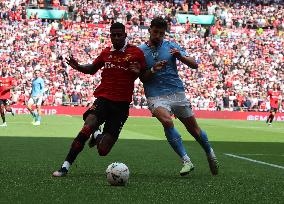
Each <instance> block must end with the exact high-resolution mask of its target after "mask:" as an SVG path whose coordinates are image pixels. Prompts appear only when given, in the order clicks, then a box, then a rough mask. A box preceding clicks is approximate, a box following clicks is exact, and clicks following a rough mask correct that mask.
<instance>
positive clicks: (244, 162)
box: [0, 115, 284, 204]
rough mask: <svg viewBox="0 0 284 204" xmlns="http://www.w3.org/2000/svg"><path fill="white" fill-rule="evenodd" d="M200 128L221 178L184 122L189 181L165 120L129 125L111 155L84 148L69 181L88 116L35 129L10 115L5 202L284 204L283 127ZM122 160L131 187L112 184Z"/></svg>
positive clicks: (205, 123)
mask: <svg viewBox="0 0 284 204" xmlns="http://www.w3.org/2000/svg"><path fill="white" fill-rule="evenodd" d="M198 122H199V124H200V126H201V127H202V128H203V129H205V130H206V131H207V133H208V136H209V140H210V141H211V144H212V146H213V147H214V149H215V152H216V155H217V156H218V160H219V162H220V165H221V166H220V173H219V175H218V176H212V175H211V174H210V171H209V168H208V163H207V160H206V157H205V154H204V153H203V151H202V149H201V148H200V146H199V145H198V144H197V142H195V141H194V140H193V138H192V137H191V136H190V135H188V134H187V132H186V131H185V128H184V127H183V126H182V124H181V123H180V122H178V120H175V124H176V127H177V128H178V130H179V131H180V133H181V134H182V137H183V139H184V145H185V147H186V149H187V152H188V153H189V155H190V157H191V159H192V161H193V163H194V165H195V170H194V171H193V172H192V173H191V174H190V175H188V176H185V177H181V176H180V175H179V170H180V169H181V162H180V160H179V158H178V157H177V155H176V154H175V153H174V151H173V150H172V149H171V148H170V146H169V145H168V143H167V141H166V140H165V136H164V135H163V131H162V127H161V126H160V124H159V123H158V121H157V120H156V119H154V118H129V119H128V121H127V122H126V124H125V126H124V128H123V130H122V132H121V137H120V139H119V140H118V142H117V144H116V145H115V146H114V148H113V149H112V151H111V153H110V154H109V155H108V156H106V157H100V156H98V154H97V152H96V151H95V150H96V149H89V148H88V147H87V146H85V149H84V150H83V151H82V153H81V154H80V155H79V156H78V158H77V160H76V162H75V163H74V165H73V166H72V168H71V170H70V172H69V174H68V176H67V177H64V178H52V176H51V174H52V172H53V171H54V170H57V169H58V168H59V167H60V165H61V164H62V162H63V160H64V158H65V156H66V154H67V152H68V150H69V146H70V144H71V142H72V140H73V138H74V137H75V136H76V134H77V132H78V131H79V130H80V129H81V126H82V124H83V123H82V119H81V117H70V116H46V117H43V123H42V125H41V126H38V127H35V126H32V125H31V117H29V116H23V115H17V116H15V117H12V116H8V117H7V123H8V127H6V128H1V129H0V203H218V204H219V203H273V204H275V203H283V201H284V123H283V122H276V123H273V127H267V125H266V124H265V123H264V122H254V121H232V120H227V121H226V120H201V119H199V120H198ZM226 154H232V155H234V156H237V157H231V156H228V155H226ZM115 161H120V162H123V163H125V164H126V165H127V166H128V167H129V169H130V179H129V185H127V186H126V187H113V186H110V185H109V184H108V183H107V181H106V177H105V169H106V167H107V166H108V165H109V164H110V163H112V162H115ZM259 162H262V163H259Z"/></svg>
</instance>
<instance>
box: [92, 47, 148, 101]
mask: <svg viewBox="0 0 284 204" xmlns="http://www.w3.org/2000/svg"><path fill="white" fill-rule="evenodd" d="M131 62H138V63H139V64H140V65H141V69H145V67H146V62H145V58H144V53H143V52H142V51H141V50H140V49H139V48H138V47H136V46H132V45H127V47H126V48H125V50H124V52H122V51H118V50H115V51H111V48H110V47H108V48H106V49H104V50H103V51H102V52H101V54H100V55H99V56H98V57H97V58H96V59H95V61H94V62H93V65H94V67H95V71H97V70H98V69H100V68H102V67H104V69H103V71H102V74H101V76H102V80H101V84H100V85H99V86H98V87H97V88H96V90H95V92H94V96H95V97H96V98H98V97H100V96H101V97H104V98H107V99H109V100H112V101H127V102H131V101H132V94H133V89H134V81H135V79H136V78H137V74H136V73H133V72H132V71H130V70H129V65H130V63H131Z"/></svg>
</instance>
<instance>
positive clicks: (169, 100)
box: [147, 92, 194, 118]
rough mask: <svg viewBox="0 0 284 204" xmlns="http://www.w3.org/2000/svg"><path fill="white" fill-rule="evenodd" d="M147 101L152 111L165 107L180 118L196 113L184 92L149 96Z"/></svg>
mask: <svg viewBox="0 0 284 204" xmlns="http://www.w3.org/2000/svg"><path fill="white" fill-rule="evenodd" d="M147 103H148V107H149V110H150V111H151V112H152V113H153V112H154V110H155V109H156V108H158V107H163V108H165V109H167V110H168V111H169V112H170V114H174V115H175V116H176V117H178V118H188V117H191V116H193V115H194V113H193V111H192V108H191V104H190V102H189V101H188V100H187V98H186V96H185V93H184V92H178V93H174V94H171V95H163V96H155V97H148V98H147Z"/></svg>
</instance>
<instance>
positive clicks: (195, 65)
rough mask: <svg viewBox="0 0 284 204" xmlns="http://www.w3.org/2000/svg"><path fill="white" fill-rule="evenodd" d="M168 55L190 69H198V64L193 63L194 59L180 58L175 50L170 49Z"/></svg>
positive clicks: (178, 52) (179, 54)
mask: <svg viewBox="0 0 284 204" xmlns="http://www.w3.org/2000/svg"><path fill="white" fill-rule="evenodd" d="M170 53H171V55H173V56H175V57H176V58H177V59H178V60H179V61H181V62H182V63H184V64H186V65H187V66H189V67H190V68H192V69H197V68H198V64H197V63H196V62H195V59H194V58H193V57H185V56H182V55H181V53H180V51H179V50H178V49H177V48H173V49H171V51H170Z"/></svg>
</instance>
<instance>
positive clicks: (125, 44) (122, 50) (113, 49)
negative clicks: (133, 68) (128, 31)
mask: <svg viewBox="0 0 284 204" xmlns="http://www.w3.org/2000/svg"><path fill="white" fill-rule="evenodd" d="M128 41H129V40H128V38H126V39H125V43H124V45H123V47H122V48H121V49H120V50H119V51H120V52H125V50H126V47H127V45H128ZM110 51H112V52H113V51H116V49H115V48H114V47H113V45H112V46H111V49H110Z"/></svg>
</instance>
